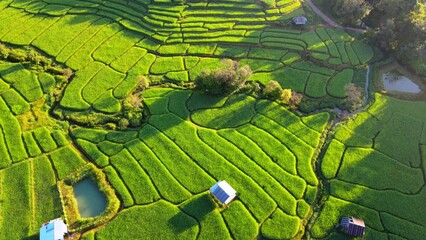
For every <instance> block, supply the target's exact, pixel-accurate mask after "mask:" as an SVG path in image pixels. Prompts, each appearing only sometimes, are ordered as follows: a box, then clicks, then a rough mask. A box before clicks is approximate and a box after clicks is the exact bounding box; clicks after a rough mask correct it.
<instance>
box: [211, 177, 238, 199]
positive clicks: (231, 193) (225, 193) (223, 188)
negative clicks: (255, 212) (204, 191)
mask: <svg viewBox="0 0 426 240" xmlns="http://www.w3.org/2000/svg"><path fill="white" fill-rule="evenodd" d="M210 192H211V193H212V194H213V196H214V197H215V198H217V199H218V200H219V201H220V202H221V203H222V204H228V203H230V202H231V201H232V199H234V198H235V197H236V193H237V192H236V191H235V189H233V188H232V187H231V185H229V184H228V183H227V182H226V181H224V180H223V181H219V182H217V183H216V184H215V185H214V186H213V187H211V188H210Z"/></svg>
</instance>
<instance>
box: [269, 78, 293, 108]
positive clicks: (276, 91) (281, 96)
mask: <svg viewBox="0 0 426 240" xmlns="http://www.w3.org/2000/svg"><path fill="white" fill-rule="evenodd" d="M263 97H264V98H267V99H270V100H279V101H282V102H283V103H286V104H289V103H290V100H291V97H292V91H291V89H283V88H282V87H281V85H280V84H279V83H278V82H277V81H275V80H272V81H269V82H268V83H267V84H266V85H265V88H264V89H263Z"/></svg>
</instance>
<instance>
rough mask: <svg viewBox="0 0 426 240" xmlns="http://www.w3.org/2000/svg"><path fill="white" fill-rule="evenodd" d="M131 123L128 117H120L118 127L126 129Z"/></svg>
mask: <svg viewBox="0 0 426 240" xmlns="http://www.w3.org/2000/svg"><path fill="white" fill-rule="evenodd" d="M129 125H130V122H129V120H128V119H126V118H122V119H120V121H119V122H118V127H119V128H120V129H126V128H127V127H128V126H129Z"/></svg>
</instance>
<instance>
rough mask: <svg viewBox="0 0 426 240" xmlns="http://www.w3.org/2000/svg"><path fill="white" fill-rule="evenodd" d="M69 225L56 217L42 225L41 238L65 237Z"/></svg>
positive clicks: (50, 239) (49, 239)
mask: <svg viewBox="0 0 426 240" xmlns="http://www.w3.org/2000/svg"><path fill="white" fill-rule="evenodd" d="M67 232H68V227H67V225H66V224H65V223H64V221H63V220H62V219H60V218H57V219H54V220H52V221H50V222H49V223H46V224H44V225H42V226H41V227H40V240H58V239H64V234H65V233H67Z"/></svg>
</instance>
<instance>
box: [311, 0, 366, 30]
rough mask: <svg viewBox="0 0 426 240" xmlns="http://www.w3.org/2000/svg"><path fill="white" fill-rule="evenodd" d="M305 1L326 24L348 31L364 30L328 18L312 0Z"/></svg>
mask: <svg viewBox="0 0 426 240" xmlns="http://www.w3.org/2000/svg"><path fill="white" fill-rule="evenodd" d="M306 2H307V3H308V5H309V6H310V7H311V8H312V10H314V12H315V14H317V15H318V16H320V17H321V18H322V19H323V20H324V21H325V22H326V23H327V24H328V25H330V26H332V27H335V28H340V29H345V30H348V31H353V32H362V33H364V32H366V30H364V29H359V28H351V27H343V26H342V25H340V24H338V23H336V22H335V21H333V20H332V19H331V18H329V17H328V16H327V15H325V14H324V13H323V12H322V11H321V10H320V9H319V8H318V7H317V6H316V5H315V4H314V3H313V2H312V0H306Z"/></svg>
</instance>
